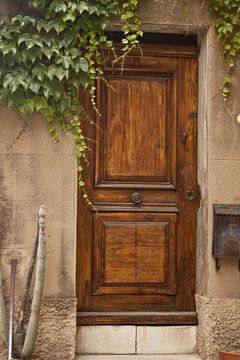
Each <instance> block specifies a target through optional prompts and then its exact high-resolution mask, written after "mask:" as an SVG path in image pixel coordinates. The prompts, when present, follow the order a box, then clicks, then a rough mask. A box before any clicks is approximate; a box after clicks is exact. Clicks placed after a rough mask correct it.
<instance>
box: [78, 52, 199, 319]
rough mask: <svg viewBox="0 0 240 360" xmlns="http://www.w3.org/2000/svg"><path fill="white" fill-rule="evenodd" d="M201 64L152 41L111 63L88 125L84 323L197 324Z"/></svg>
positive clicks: (81, 208) (81, 292)
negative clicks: (115, 64) (199, 94)
mask: <svg viewBox="0 0 240 360" xmlns="http://www.w3.org/2000/svg"><path fill="white" fill-rule="evenodd" d="M197 69H198V68H197V49H195V48H192V47H175V48H174V49H173V48H172V47H171V48H169V47H167V46H160V45H154V47H153V46H150V45H143V56H139V54H138V53H131V55H130V56H128V57H127V58H126V60H125V65H124V71H123V72H122V68H121V64H119V65H117V66H115V67H112V65H111V59H109V62H108V63H107V64H106V69H105V77H106V79H107V83H108V85H106V84H105V83H103V82H100V81H98V83H97V105H98V109H99V110H100V113H101V116H96V114H93V113H92V115H91V116H92V118H93V117H95V122H96V126H90V125H89V124H88V123H87V122H85V134H86V137H87V138H89V139H92V140H94V141H92V142H91V141H90V142H89V146H91V148H92V152H91V153H90V155H89V164H90V165H89V166H88V167H86V169H85V179H86V187H87V192H88V194H89V197H90V199H91V201H92V203H93V205H94V208H93V209H91V208H90V207H89V206H88V205H87V204H85V203H84V200H83V199H82V195H81V190H79V197H78V261H77V294H78V311H79V312H78V323H79V324H104V323H105V324H107V323H109V324H113V323H116V324H118V323H119V324H121V323H126V324H169V323H176V324H177V323H179V324H183V323H186V324H189V323H195V322H196V316H195V313H194V310H195V303H194V295H195V241H196V239H195V237H196V213H197V208H198V203H199V194H198V186H197V165H196V164H197V118H196V111H197ZM81 96H82V99H83V100H84V101H85V104H86V108H87V109H88V111H89V109H90V108H89V99H88V98H87V97H86V96H85V95H83V94H82V95H81ZM182 133H184V134H185V135H186V136H185V138H184V137H183V135H182ZM92 144H95V145H94V146H93V145H92ZM136 199H137V201H136Z"/></svg>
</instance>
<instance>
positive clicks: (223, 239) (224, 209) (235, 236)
mask: <svg viewBox="0 0 240 360" xmlns="http://www.w3.org/2000/svg"><path fill="white" fill-rule="evenodd" d="M212 255H213V256H214V257H216V258H224V257H234V258H238V259H240V205H222V204H217V205H213V247H212Z"/></svg>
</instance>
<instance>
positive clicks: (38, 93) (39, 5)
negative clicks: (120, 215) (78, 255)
mask: <svg viewBox="0 0 240 360" xmlns="http://www.w3.org/2000/svg"><path fill="white" fill-rule="evenodd" d="M11 2H12V3H15V5H17V4H18V9H17V10H16V12H15V13H14V14H11V15H8V16H6V15H1V17H0V102H1V103H2V104H4V105H5V106H7V107H15V108H17V109H18V110H19V111H20V113H21V114H23V115H31V114H32V113H34V112H37V113H40V114H41V115H43V116H44V118H46V120H47V123H48V130H49V132H50V134H51V136H52V140H53V142H56V141H58V132H59V130H63V131H68V132H71V133H72V134H73V138H74V141H75V145H76V158H77V166H78V171H79V174H80V175H79V185H80V186H82V187H84V182H83V179H82V176H81V172H82V164H81V160H82V159H83V158H84V157H85V156H86V149H87V145H86V142H85V139H84V135H83V133H82V128H81V118H82V115H83V108H82V105H81V103H80V102H79V96H78V91H79V88H82V89H83V90H86V91H89V93H90V96H91V101H92V104H93V107H94V108H95V109H96V105H95V81H96V79H98V78H102V77H103V70H102V67H103V66H102V64H103V61H104V59H103V51H102V49H107V50H109V51H113V52H114V44H113V42H112V41H111V40H109V39H108V37H107V35H106V28H107V26H108V25H109V23H110V21H111V18H112V16H113V15H119V16H120V18H121V21H122V32H123V39H122V45H123V46H122V55H123V57H124V54H127V53H128V52H129V51H130V50H131V48H132V47H134V46H135V45H136V44H138V42H139V37H141V36H142V32H141V31H140V30H139V26H140V19H139V15H138V0H125V1H121V0H85V1H81V0H28V1H27V0H15V1H13V0H11ZM96 110H97V109H96ZM85 197H86V198H87V195H86V194H85Z"/></svg>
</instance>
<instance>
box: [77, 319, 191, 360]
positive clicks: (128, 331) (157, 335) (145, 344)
mask: <svg viewBox="0 0 240 360" xmlns="http://www.w3.org/2000/svg"><path fill="white" fill-rule="evenodd" d="M76 352H77V354H79V355H85V354H86V355H101V356H102V355H103V354H106V355H107V354H109V355H110V354H111V356H112V355H125V354H126V355H132V356H135V358H134V357H133V359H137V360H138V359H144V358H138V357H136V355H138V356H140V355H141V356H142V355H147V356H149V355H150V354H152V355H166V354H168V355H170V354H179V355H180V354H193V353H195V352H196V326H115V325H114V326H111V325H108V326H102V325H101V326H81V327H78V332H77V351H76ZM83 359H85V358H83ZM89 359H90V358H89ZM100 359H101V358H100ZM129 359H131V358H129ZM153 359H154V358H153ZM156 359H158V358H157V357H156ZM159 359H161V358H159ZM165 359H167V358H165ZM169 359H170V360H171V358H169ZM119 360H121V358H119ZM144 360H145V359H144Z"/></svg>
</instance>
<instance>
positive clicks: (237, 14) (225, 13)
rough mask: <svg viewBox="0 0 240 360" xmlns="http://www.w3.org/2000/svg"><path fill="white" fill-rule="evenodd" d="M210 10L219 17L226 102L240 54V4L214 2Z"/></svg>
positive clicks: (234, 0)
mask: <svg viewBox="0 0 240 360" xmlns="http://www.w3.org/2000/svg"><path fill="white" fill-rule="evenodd" d="M209 9H210V11H211V12H214V13H215V14H216V15H217V19H216V22H215V27H216V31H217V34H218V38H219V40H220V43H221V45H222V58H223V61H224V63H225V65H226V68H227V75H226V76H225V77H224V79H223V85H222V95H223V99H224V101H225V102H226V101H227V100H228V97H229V95H230V88H231V84H232V74H233V71H234V69H235V66H236V61H237V58H238V55H239V52H240V2H239V0H212V1H211V3H210V6H209Z"/></svg>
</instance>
